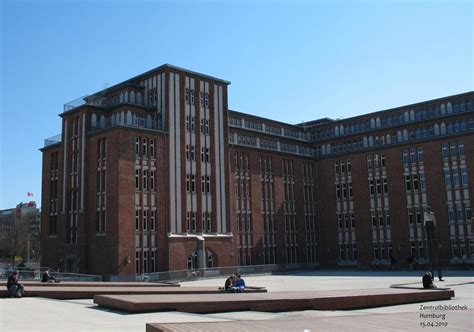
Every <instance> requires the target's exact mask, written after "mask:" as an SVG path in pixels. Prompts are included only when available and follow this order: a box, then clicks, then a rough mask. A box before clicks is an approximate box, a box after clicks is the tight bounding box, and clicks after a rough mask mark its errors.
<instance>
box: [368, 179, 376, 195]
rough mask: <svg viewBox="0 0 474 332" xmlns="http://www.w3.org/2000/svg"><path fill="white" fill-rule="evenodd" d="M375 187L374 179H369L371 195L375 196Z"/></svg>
mask: <svg viewBox="0 0 474 332" xmlns="http://www.w3.org/2000/svg"><path fill="white" fill-rule="evenodd" d="M374 194H375V188H374V180H369V195H370V196H374Z"/></svg>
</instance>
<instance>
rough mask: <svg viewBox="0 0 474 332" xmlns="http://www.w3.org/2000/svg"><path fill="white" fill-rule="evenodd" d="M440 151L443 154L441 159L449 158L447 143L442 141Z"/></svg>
mask: <svg viewBox="0 0 474 332" xmlns="http://www.w3.org/2000/svg"><path fill="white" fill-rule="evenodd" d="M441 152H442V154H443V159H448V158H449V152H448V143H443V146H442V148H441Z"/></svg>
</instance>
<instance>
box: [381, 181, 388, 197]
mask: <svg viewBox="0 0 474 332" xmlns="http://www.w3.org/2000/svg"><path fill="white" fill-rule="evenodd" d="M382 180H383V193H384V194H385V195H386V194H388V182H387V179H382Z"/></svg>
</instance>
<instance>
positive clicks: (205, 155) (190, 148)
mask: <svg viewBox="0 0 474 332" xmlns="http://www.w3.org/2000/svg"><path fill="white" fill-rule="evenodd" d="M185 150H186V160H190V161H196V147H195V146H194V145H189V144H187V145H186V149H185ZM201 162H203V163H209V162H211V149H210V148H206V147H204V146H202V147H201Z"/></svg>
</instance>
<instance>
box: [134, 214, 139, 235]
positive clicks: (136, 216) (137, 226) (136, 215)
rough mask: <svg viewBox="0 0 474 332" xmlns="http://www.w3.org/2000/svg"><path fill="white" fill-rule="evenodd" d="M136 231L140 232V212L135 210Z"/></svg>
mask: <svg viewBox="0 0 474 332" xmlns="http://www.w3.org/2000/svg"><path fill="white" fill-rule="evenodd" d="M135 231H136V232H139V231H140V211H139V210H135Z"/></svg>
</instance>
